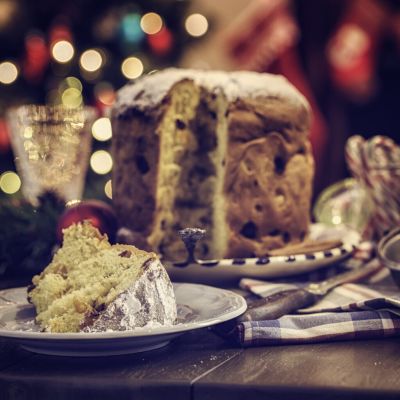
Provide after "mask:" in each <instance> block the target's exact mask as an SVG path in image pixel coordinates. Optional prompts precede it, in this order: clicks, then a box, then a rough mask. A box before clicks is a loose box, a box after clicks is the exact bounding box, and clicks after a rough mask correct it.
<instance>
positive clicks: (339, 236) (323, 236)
mask: <svg viewBox="0 0 400 400" xmlns="http://www.w3.org/2000/svg"><path fill="white" fill-rule="evenodd" d="M310 239H313V240H331V239H332V240H341V241H342V245H341V246H339V247H335V248H333V249H329V250H327V251H317V252H313V253H307V254H295V255H290V256H273V257H272V256H271V257H260V258H240V259H222V260H209V261H199V262H198V263H191V264H187V263H184V262H183V263H169V262H163V264H164V266H165V267H166V269H167V271H168V274H169V276H170V277H171V279H172V280H173V281H178V282H202V283H214V284H216V283H221V282H233V281H238V280H239V279H241V278H245V277H246V278H258V279H268V278H280V277H285V276H291V275H297V274H303V273H307V272H311V271H314V270H317V269H319V268H323V267H326V266H328V265H331V264H335V263H337V262H340V261H343V260H345V259H346V258H348V257H350V256H351V254H352V253H353V251H354V248H355V246H356V245H357V244H359V242H360V235H359V233H358V232H356V231H354V230H352V229H350V228H347V227H345V226H328V225H324V224H312V225H311V228H310Z"/></svg>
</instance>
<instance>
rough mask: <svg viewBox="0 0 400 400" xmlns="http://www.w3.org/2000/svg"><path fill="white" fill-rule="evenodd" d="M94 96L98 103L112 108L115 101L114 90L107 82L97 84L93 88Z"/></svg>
mask: <svg viewBox="0 0 400 400" xmlns="http://www.w3.org/2000/svg"><path fill="white" fill-rule="evenodd" d="M94 95H95V97H96V99H97V100H98V101H100V102H101V103H103V104H104V105H106V106H112V105H113V104H114V101H115V97H116V94H115V90H114V87H113V85H111V83H109V82H99V83H98V84H97V85H96V86H95V87H94Z"/></svg>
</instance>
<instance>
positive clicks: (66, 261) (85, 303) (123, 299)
mask: <svg viewBox="0 0 400 400" xmlns="http://www.w3.org/2000/svg"><path fill="white" fill-rule="evenodd" d="M32 283H33V285H32V286H31V287H30V288H29V291H28V300H29V301H30V302H31V303H32V304H34V305H35V307H36V312H37V316H36V322H37V323H38V324H39V325H40V327H41V328H42V329H43V330H44V331H48V332H80V331H86V332H101V331H108V330H114V331H121V330H130V329H134V328H136V327H143V326H150V325H153V326H154V325H171V324H173V323H174V321H175V319H176V302H175V296H174V291H173V287H172V284H171V282H170V280H169V278H168V275H167V273H166V271H165V269H164V267H163V266H162V265H161V263H160V261H159V260H158V258H157V257H156V255H155V254H154V253H148V252H146V251H142V250H139V249H137V248H136V247H134V246H129V245H111V244H110V243H109V242H108V240H107V236H103V235H101V234H100V232H99V231H98V230H97V229H96V228H94V227H93V226H91V225H90V224H89V223H86V222H85V223H84V224H76V225H72V226H71V227H69V228H67V229H66V230H64V241H63V245H62V247H61V248H60V249H59V250H58V251H57V252H56V254H55V255H54V258H53V260H52V262H51V263H50V265H49V266H48V267H47V268H46V269H45V270H44V271H43V272H42V273H41V274H40V275H37V276H35V277H34V278H33V280H32Z"/></svg>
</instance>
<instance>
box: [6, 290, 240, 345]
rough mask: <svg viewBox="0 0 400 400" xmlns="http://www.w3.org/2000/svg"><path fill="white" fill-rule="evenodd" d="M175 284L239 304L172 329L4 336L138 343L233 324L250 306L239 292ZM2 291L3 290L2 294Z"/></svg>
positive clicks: (8, 333) (8, 334)
mask: <svg viewBox="0 0 400 400" xmlns="http://www.w3.org/2000/svg"><path fill="white" fill-rule="evenodd" d="M173 285H177V286H181V285H189V286H205V287H207V288H212V289H213V290H217V291H218V292H224V293H226V294H229V296H232V297H235V298H236V299H237V300H238V302H239V305H238V307H237V308H236V309H234V310H230V311H229V312H226V313H225V314H223V315H222V316H220V317H216V318H208V319H206V320H204V321H203V322H200V323H199V322H186V323H178V324H176V325H171V326H159V327H152V328H136V329H135V330H129V331H110V332H70V333H51V332H33V331H32V332H31V331H12V330H5V329H2V328H0V337H2V338H7V339H15V340H18V339H21V340H23V341H25V340H28V341H38V340H40V341H41V340H50V341H58V342H63V341H75V342H81V341H82V342H83V341H99V342H100V341H110V340H126V341H128V340H134V339H144V338H149V337H157V336H163V335H180V334H183V333H185V332H188V331H191V330H195V329H201V328H207V327H210V326H213V325H216V324H219V323H222V322H225V321H229V320H230V319H233V318H235V317H237V316H239V315H241V314H242V313H244V312H245V311H246V309H247V303H246V300H245V299H244V297H243V296H241V295H240V294H238V293H235V292H233V291H231V290H227V289H222V288H218V287H215V286H211V285H204V284H200V283H191V282H188V283H186V282H176V283H175V282H174V283H173ZM12 289H15V290H17V289H19V290H20V289H25V287H17V288H11V289H4V290H12ZM1 292H2V291H0V294H1ZM21 306H30V307H33V306H32V305H30V304H29V303H21V304H10V305H6V306H0V313H1V312H2V311H5V310H9V309H10V308H16V307H21Z"/></svg>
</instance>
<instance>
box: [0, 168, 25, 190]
mask: <svg viewBox="0 0 400 400" xmlns="http://www.w3.org/2000/svg"><path fill="white" fill-rule="evenodd" d="M20 187H21V179H19V176H18V175H17V174H16V173H15V172H12V171H7V172H4V173H3V174H2V175H1V176H0V189H1V190H2V191H3V192H4V193H7V194H14V193H16V192H18V190H19V189H20Z"/></svg>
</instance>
